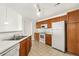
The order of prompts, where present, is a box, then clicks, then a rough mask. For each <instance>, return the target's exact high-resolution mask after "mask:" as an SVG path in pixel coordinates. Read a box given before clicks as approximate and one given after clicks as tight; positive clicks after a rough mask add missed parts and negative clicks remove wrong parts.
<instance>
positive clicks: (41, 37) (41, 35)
mask: <svg viewBox="0 0 79 59" xmlns="http://www.w3.org/2000/svg"><path fill="white" fill-rule="evenodd" d="M40 42H42V43H45V33H40Z"/></svg>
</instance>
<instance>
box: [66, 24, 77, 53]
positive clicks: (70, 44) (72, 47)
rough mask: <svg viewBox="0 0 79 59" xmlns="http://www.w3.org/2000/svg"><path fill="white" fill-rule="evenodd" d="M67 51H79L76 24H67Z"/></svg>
mask: <svg viewBox="0 0 79 59" xmlns="http://www.w3.org/2000/svg"><path fill="white" fill-rule="evenodd" d="M67 51H68V52H71V53H73V54H76V53H77V39H76V24H75V23H72V24H67Z"/></svg>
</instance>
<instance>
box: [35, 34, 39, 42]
mask: <svg viewBox="0 0 79 59" xmlns="http://www.w3.org/2000/svg"><path fill="white" fill-rule="evenodd" d="M34 38H35V40H37V41H39V33H34Z"/></svg>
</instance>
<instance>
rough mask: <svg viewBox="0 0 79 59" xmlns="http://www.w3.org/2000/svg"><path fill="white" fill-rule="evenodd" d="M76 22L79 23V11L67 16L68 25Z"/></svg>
mask: <svg viewBox="0 0 79 59" xmlns="http://www.w3.org/2000/svg"><path fill="white" fill-rule="evenodd" d="M74 22H79V10H75V11H72V12H69V13H68V14H67V23H74Z"/></svg>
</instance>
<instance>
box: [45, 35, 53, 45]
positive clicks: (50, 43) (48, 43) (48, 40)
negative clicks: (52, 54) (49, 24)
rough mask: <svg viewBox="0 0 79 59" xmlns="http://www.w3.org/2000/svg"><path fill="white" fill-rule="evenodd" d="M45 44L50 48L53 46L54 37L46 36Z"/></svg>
mask: <svg viewBox="0 0 79 59" xmlns="http://www.w3.org/2000/svg"><path fill="white" fill-rule="evenodd" d="M45 43H46V44H47V45H49V46H52V36H51V34H45Z"/></svg>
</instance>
